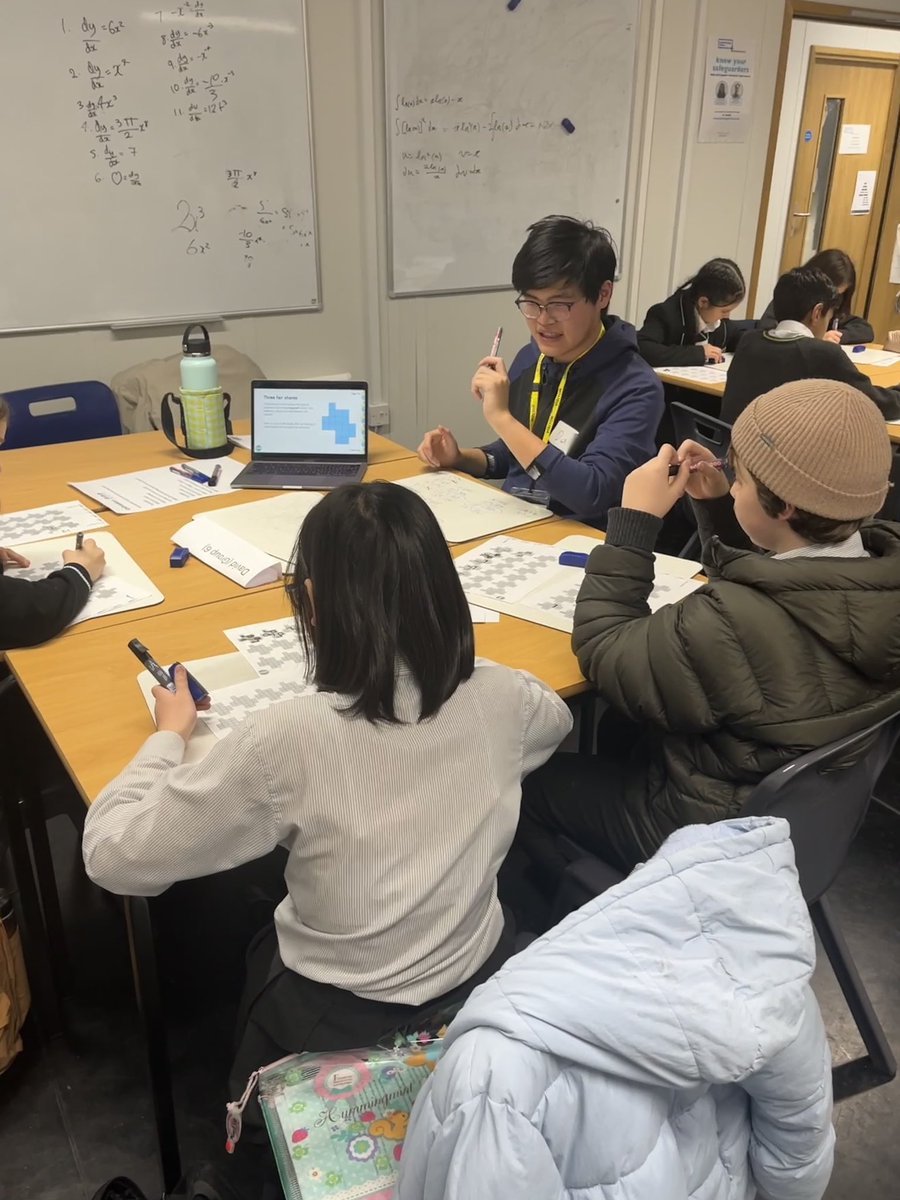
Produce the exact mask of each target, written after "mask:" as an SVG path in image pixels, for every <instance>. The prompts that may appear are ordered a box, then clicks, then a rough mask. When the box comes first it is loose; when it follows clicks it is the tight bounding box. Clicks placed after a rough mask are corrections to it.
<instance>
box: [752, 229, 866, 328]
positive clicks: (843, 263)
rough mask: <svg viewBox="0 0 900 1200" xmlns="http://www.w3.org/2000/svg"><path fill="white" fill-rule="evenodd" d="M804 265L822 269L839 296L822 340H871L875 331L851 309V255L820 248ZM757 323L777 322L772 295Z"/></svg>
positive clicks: (761, 325) (853, 274)
mask: <svg viewBox="0 0 900 1200" xmlns="http://www.w3.org/2000/svg"><path fill="white" fill-rule="evenodd" d="M803 266H804V267H806V268H807V269H808V270H811V271H824V273H825V274H826V275H827V276H828V278H829V279H830V280H831V282H832V283H833V284H834V287H835V291H836V292H837V294H838V296H839V298H840V299H839V303H838V305H837V308H836V309H835V312H834V313H833V314H832V319H831V323H830V325H829V328H828V330H827V332H826V333H825V341H826V342H837V343H838V344H840V343H843V344H844V345H845V346H849V345H860V344H861V343H862V342H874V340H875V330H874V329H873V328H872V326H871V325H870V324H869V322H868V321H866V320H864V319H863V318H862V317H855V316H854V315H853V313H852V312H851V311H850V307H851V305H852V304H853V293H854V291H855V290H856V268H855V267H854V265H853V260H852V258H851V257H850V255H849V254H845V253H844V251H843V250H820V251H819V253H818V254H814V255H813V256H812V258H811V259H810V260H809V261H808V262H805V263H804V264H803ZM756 324H757V328H759V329H774V328H775V326H776V325H777V324H778V317H777V316H776V314H775V300H774V297H773V299H772V300H771V301H770V302H769V307H768V308H767V309H766V311H765V312H764V313H763V315H762V316H761V317H760V318H759V320H758V321H757V323H756Z"/></svg>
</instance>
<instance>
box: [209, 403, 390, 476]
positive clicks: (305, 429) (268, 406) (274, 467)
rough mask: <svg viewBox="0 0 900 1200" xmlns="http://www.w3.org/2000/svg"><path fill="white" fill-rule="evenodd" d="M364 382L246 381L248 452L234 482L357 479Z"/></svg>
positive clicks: (362, 466)
mask: <svg viewBox="0 0 900 1200" xmlns="http://www.w3.org/2000/svg"><path fill="white" fill-rule="evenodd" d="M368 415H369V385H368V384H367V383H360V382H359V381H356V382H354V381H351V380H344V379H341V380H309V381H305V382H304V381H302V380H301V381H300V382H297V381H279V380H272V379H254V380H253V382H252V383H251V384H250V456H251V461H250V463H249V465H248V466H246V467H244V469H243V471H241V473H240V474H239V475H238V476H237V478H236V479H235V480H234V482H233V483H232V485H231V486H232V487H236V488H312V489H314V490H316V491H323V490H326V489H328V488H335V487H339V486H340V484H342V483H359V481H360V480H361V479H362V477H363V475H365V473H366V467H367V465H368V446H369V430H368Z"/></svg>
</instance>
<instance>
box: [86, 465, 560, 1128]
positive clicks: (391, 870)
mask: <svg viewBox="0 0 900 1200" xmlns="http://www.w3.org/2000/svg"><path fill="white" fill-rule="evenodd" d="M295 564H296V567H295V571H294V574H293V579H292V581H291V582H290V583H289V584H288V595H289V598H290V602H291V605H292V608H293V611H294V613H295V615H296V619H297V624H298V629H299V632H300V635H301V638H302V641H303V643H304V644H305V646H306V649H307V654H308V656H309V661H310V664H311V666H310V672H311V679H312V681H313V682H314V684H315V690H314V691H311V692H310V693H309V694H307V695H304V696H301V697H299V698H296V699H292V700H288V701H284V702H282V703H280V704H274V705H272V706H271V707H270V708H267V709H265V710H263V711H258V712H253V713H251V714H250V715H249V716H248V717H247V718H246V720H245V721H244V722H243V723H242V724H241V725H240V726H239V727H238V728H237V729H236V730H235V731H234V732H232V733H231V734H230V735H229V736H228V737H227V738H225V739H224V740H222V741H218V742H216V743H215V744H214V745H213V746H212V748H211V750H210V752H209V754H208V755H207V756H206V757H205V758H204V759H202V761H200V762H198V763H196V764H192V765H187V764H183V762H182V760H183V758H184V755H185V749H186V744H187V742H188V740H189V738H190V736H191V732H192V731H193V729H194V725H195V722H196V720H197V712H196V709H195V707H194V703H193V701H192V700H191V697H190V693H189V691H188V688H187V684H186V681H185V676H184V672H183V670H181V669H179V671H178V672H176V690H175V692H174V693H172V692H169V691H167V690H166V689H164V688H156V689H154V695H155V698H156V724H157V732H156V733H154V734H153V735H152V736H151V737H149V738H148V739H147V741H146V742H145V744H144V746H143V747H142V748H141V749H140V750H139V751H138V753H137V754H136V755H135V757H134V759H133V760H132V761H131V762H130V763H129V764H128V766H127V767H125V769H124V770H123V771H122V773H121V774H120V775H119V776H118V777H117V778H116V779H114V780H112V782H111V783H109V784H108V785H107V787H106V788H104V790H103V791H102V792H101V793H100V795H99V796H98V797H97V799H96V800H95V801H94V803H93V804H92V805H91V808H90V811H89V812H88V816H87V820H86V823H85V831H84V861H85V865H86V867H87V872H88V874H89V875H90V877H91V878H92V879H94V880H95V881H96V882H97V883H99V884H101V885H102V886H103V887H106V888H108V889H109V890H110V891H113V892H118V893H122V894H129V893H130V894H136V895H156V894H158V893H160V892H162V891H164V890H165V889H166V888H167V887H168V886H169V885H170V884H172V883H174V882H175V881H176V880H180V879H188V878H195V877H198V876H201V875H207V874H210V873H212V872H216V871H224V870H226V869H228V868H230V867H233V866H236V865H237V864H239V863H244V862H248V861H249V860H251V859H254V858H259V857H261V856H262V855H265V854H267V853H268V852H269V851H271V850H272V849H274V848H275V847H276V846H278V845H282V846H284V847H285V848H286V849H287V850H288V860H287V867H286V871H285V882H286V884H287V896H286V898H285V899H284V900H283V901H282V903H281V904H280V905H279V906H278V908H277V910H276V913H275V924H274V927H273V928H272V929H271V930H269V931H266V934H265V936H263V937H262V938H261V939H260V940H258V941H257V942H256V943H255V944H254V946H253V947H252V948H251V952H250V955H249V958H248V977H247V991H246V1003H245V1010H246V1011H247V1013H248V1015H247V1018H246V1024H245V1028H244V1030H243V1033H242V1036H241V1041H240V1045H239V1049H238V1055H237V1060H236V1063H235V1067H234V1087H235V1088H236V1089H237V1094H238V1095H240V1093H241V1092H242V1091H243V1089H244V1085H245V1083H246V1080H247V1077H248V1076H249V1074H250V1072H252V1071H254V1070H256V1068H257V1067H259V1066H261V1065H263V1064H265V1063H269V1062H272V1061H274V1060H275V1059H277V1058H280V1057H282V1056H283V1055H285V1054H288V1053H290V1052H299V1051H302V1050H337V1049H350V1048H353V1047H355V1046H359V1045H368V1044H373V1043H375V1042H377V1041H378V1040H379V1039H380V1038H382V1037H384V1036H386V1035H387V1034H388V1033H389V1032H390V1031H391V1030H393V1029H395V1028H396V1027H398V1026H400V1025H404V1024H406V1023H408V1022H409V1021H413V1022H414V1021H415V1020H416V1019H417V1014H418V1015H419V1016H421V1015H422V1009H423V1006H428V1009H429V1011H430V1010H431V1009H433V1008H434V1007H435V1005H436V1004H441V1003H443V999H448V1000H455V999H459V998H461V997H463V996H465V995H466V994H467V993H468V991H469V989H470V988H471V987H473V986H474V985H475V984H476V983H478V982H480V981H481V980H483V979H486V978H487V977H488V976H489V975H491V974H492V973H493V972H494V970H496V968H497V967H498V966H499V965H500V964H501V963H502V962H503V960H504V959H505V958H506V957H507V955H508V954H509V953H510V952H511V950H512V945H513V942H512V936H511V935H512V932H513V931H512V930H511V929H510V928H508V927H507V928H505V927H504V915H503V911H502V910H501V907H500V904H499V902H498V900H497V884H496V876H497V870H498V868H499V866H500V864H501V862H502V861H503V858H504V856H505V854H506V852H507V850H508V849H509V846H510V843H511V842H512V838H513V834H514V833H515V828H516V822H517V820H518V815H519V800H520V795H521V781H522V778H523V776H525V775H527V774H528V773H529V772H530V771H533V770H534V769H535V768H536V767H537V766H539V765H540V764H541V763H543V762H544V761H545V760H546V759H547V758H548V756H549V755H550V754H551V752H552V751H553V750H554V749H555V747H556V746H557V745H558V744H559V742H560V741H561V740H562V738H563V737H565V735H566V734H567V733H568V732H569V730H570V728H571V725H572V718H571V714H570V713H569V710H568V708H567V707H566V706H565V704H564V703H563V702H562V701H561V700H560V699H559V698H558V697H557V696H556V695H555V693H554V692H552V691H551V690H550V688H548V687H547V686H546V685H545V684H543V683H541V682H540V681H539V680H537V679H535V678H534V677H533V676H531V675H529V674H527V673H526V672H523V671H516V670H512V669H510V668H508V667H503V666H498V665H497V664H495V663H491V662H487V661H485V660H476V659H475V654H474V638H473V633H472V622H471V617H470V614H469V607H468V604H467V603H466V599H465V596H464V595H463V591H462V587H461V585H460V582H459V577H458V575H457V573H456V570H455V568H454V566H453V561H452V559H451V557H450V552H449V550H448V548H447V545H446V542H445V541H444V539H443V537H442V535H441V532H440V529H439V527H438V524H437V521H436V520H435V518H434V516H433V515H432V513H431V511H430V510H429V509H428V508H427V506H426V505H425V503H424V502H423V501H422V500H421V499H420V498H419V497H418V496H416V495H414V494H413V493H412V492H410V491H409V490H408V489H406V488H403V487H399V486H398V485H396V484H390V483H375V484H367V485H347V486H344V487H341V488H337V489H336V490H335V491H333V492H330V493H329V494H328V495H326V496H325V498H324V499H323V500H322V501H321V502H320V503H319V504H317V505H316V507H315V508H314V509H313V510H312V512H311V513H310V514H309V516H307V517H306V519H305V520H304V522H303V526H302V529H301V531H300V534H299V538H298V541H297V547H296V551H295ZM212 705H213V708H214V707H215V695H213V696H212ZM267 981H268V982H267ZM251 1107H252V1108H254V1109H255V1108H256V1106H255V1105H253V1106H250V1107H248V1109H247V1110H246V1112H245V1114H244V1117H245V1121H246V1119H247V1117H248V1115H250V1112H251Z"/></svg>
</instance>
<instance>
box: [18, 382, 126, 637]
mask: <svg viewBox="0 0 900 1200" xmlns="http://www.w3.org/2000/svg"><path fill="white" fill-rule="evenodd" d="M9 417H10V413H9V405H8V404H7V402H6V400H4V399H3V397H2V396H0V446H2V445H3V442H4V441H5V439H6V430H7V427H8V425H9ZM62 559H63V564H64V565H63V566H62V568H61V569H60V570H59V571H51V573H50V574H49V575H48V576H47V578H46V579H16V578H15V577H14V576H11V575H7V574H6V571H7V570H8V569H9V568H15V567H27V566H29V565H30V563H29V560H28V559H27V558H25V556H24V555H22V554H20V553H19V552H18V551H17V550H13V549H11V548H9V547H5V546H4V547H0V650H13V649H16V648H17V647H19V646H37V645H39V644H40V643H41V642H46V641H48V640H49V639H50V638H52V637H55V636H56V635H57V634H58V633H61V632H62V631H63V630H64V629H65V627H66V626H67V625H68V624H69V622H70V621H71V620H72V618H73V617H76V616H77V615H78V613H79V612H80V611H81V610H82V608H84V606H85V604H86V603H87V599H88V596H90V594H91V588H92V587H93V586H94V583H95V582H96V581H97V580H98V579H99V578H100V576H101V575H102V574H103V568H104V566H105V563H106V559H105V557H104V554H103V551H102V550H101V549H100V547H99V546H98V545H97V543H96V542H95V541H94V539H93V538H85V540H84V544H83V545H82V548H81V549H80V550H76V549H75V547H74V542H73V546H72V549H71V550H64V551H63V554H62Z"/></svg>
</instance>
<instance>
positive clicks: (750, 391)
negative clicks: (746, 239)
mask: <svg viewBox="0 0 900 1200" xmlns="http://www.w3.org/2000/svg"><path fill="white" fill-rule="evenodd" d="M839 304H840V297H839V296H838V294H837V291H836V290H835V287H834V284H833V283H832V282H831V280H830V279H829V277H828V276H827V275H826V274H825V272H824V271H818V270H815V269H813V268H809V267H797V268H795V269H794V270H793V271H788V272H787V273H786V274H784V275H782V276H781V278H780V279H779V280H778V282H777V283H776V284H775V294H774V297H773V299H772V305H773V308H774V310H775V314H776V316H777V318H778V324H777V325H776V326H775V328H774V329H766V330H762V329H758V330H754V331H753V332H752V333H748V334H746V335H745V337H744V338H743V340H742V341H741V344H740V346H739V347H738V349H737V352H736V354H735V356H734V359H733V361H732V363H731V366H730V367H729V369H728V378H727V380H726V382H725V392H724V394H723V396H722V409H721V417H722V420H723V421H727V422H728V423H729V424H733V422H734V421H735V420H736V419H737V417H738V416H739V415H740V413H742V412H743V410H744V409H745V408H746V406H747V405H748V404H749V403H750V401H751V400H753V399H755V397H756V396H761V395H762V393H763V392H768V391H771V389H772V388H774V387H778V386H779V385H780V384H782V383H789V382H790V381H791V380H793V379H835V380H842V381H843V382H844V383H849V384H851V385H852V386H853V387H855V388H857V389H858V390H859V391H861V392H862V393H863V394H864V395H866V396H868V397H869V399H870V400H874V402H875V403H876V404H877V405H878V407H879V409H880V410H881V412H882V413H883V417H884V419H885V420H891V421H893V420H897V419H898V418H900V391H898V390H897V389H895V388H883V387H876V385H875V384H874V383H872V381H871V380H870V379H869V377H868V376H867V375H864V374H863V373H862V371H860V370H859V368H858V367H857V366H856V365H855V364H854V363H853V362H851V360H850V358H849V356H848V354H847V353H846V351H844V350H842V349H841V347H840V346H837V345H835V344H834V342H833V341H826V340H825V338H826V337H827V334H828V330H829V327H830V325H831V322H832V319H833V317H834V313H835V312H836V311H837V308H838V306H839Z"/></svg>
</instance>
